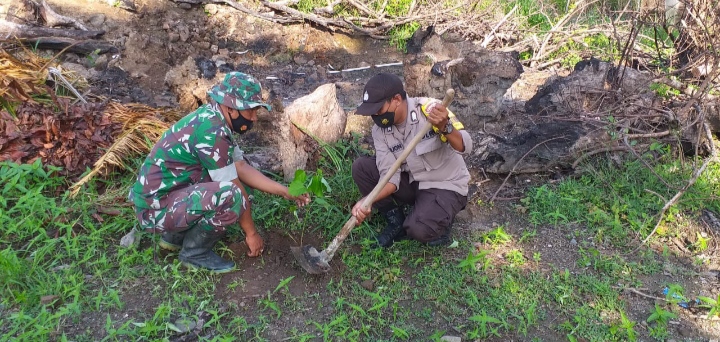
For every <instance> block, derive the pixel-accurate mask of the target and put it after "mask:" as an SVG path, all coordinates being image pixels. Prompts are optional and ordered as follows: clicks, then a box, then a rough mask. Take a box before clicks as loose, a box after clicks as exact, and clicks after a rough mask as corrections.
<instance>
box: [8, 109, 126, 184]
mask: <svg viewBox="0 0 720 342" xmlns="http://www.w3.org/2000/svg"><path fill="white" fill-rule="evenodd" d="M55 100H56V101H57V102H56V105H57V107H55V106H54V105H49V104H44V103H37V102H30V101H28V102H24V103H22V104H20V105H18V106H17V107H16V108H15V114H16V116H17V117H16V118H15V117H13V116H12V115H11V114H10V113H8V112H7V111H5V110H3V111H2V112H0V132H2V134H0V161H12V162H15V163H32V162H33V161H35V159H37V158H42V162H43V164H44V165H53V166H59V167H62V170H61V172H60V173H61V174H63V175H65V176H71V177H72V176H78V175H80V174H81V173H83V172H84V171H85V170H87V169H88V168H92V167H93V164H94V163H95V161H96V160H97V159H98V157H99V156H100V155H102V154H103V153H104V152H105V151H104V150H105V149H107V148H108V147H109V146H110V145H112V143H113V141H114V138H113V137H114V136H115V135H117V134H118V133H119V132H120V131H121V129H122V125H121V124H119V123H116V122H113V120H111V119H110V117H109V115H107V114H105V104H104V103H89V104H78V105H70V101H72V99H66V98H56V99H55ZM58 108H59V110H58Z"/></svg>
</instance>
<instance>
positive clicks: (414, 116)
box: [410, 110, 418, 122]
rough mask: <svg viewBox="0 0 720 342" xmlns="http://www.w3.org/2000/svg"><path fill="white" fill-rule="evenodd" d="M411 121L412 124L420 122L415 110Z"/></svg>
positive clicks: (411, 115) (412, 112) (411, 113)
mask: <svg viewBox="0 0 720 342" xmlns="http://www.w3.org/2000/svg"><path fill="white" fill-rule="evenodd" d="M410 120H411V121H412V122H418V117H417V112H416V111H414V110H413V111H411V112H410Z"/></svg>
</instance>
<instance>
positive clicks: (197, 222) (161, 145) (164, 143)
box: [129, 72, 270, 233]
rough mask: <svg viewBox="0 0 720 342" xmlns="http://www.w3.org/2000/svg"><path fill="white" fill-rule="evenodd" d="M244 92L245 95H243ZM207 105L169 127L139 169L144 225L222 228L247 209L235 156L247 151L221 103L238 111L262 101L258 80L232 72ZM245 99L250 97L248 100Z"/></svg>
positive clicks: (136, 190)
mask: <svg viewBox="0 0 720 342" xmlns="http://www.w3.org/2000/svg"><path fill="white" fill-rule="evenodd" d="M238 95H239V96H242V98H239V97H238ZM208 96H209V97H210V98H211V99H213V100H214V101H215V102H216V103H211V104H207V105H204V106H202V107H200V108H198V109H197V110H195V111H194V112H192V113H190V114H188V115H187V116H185V117H184V118H182V119H181V120H180V121H178V122H177V123H175V124H174V125H173V126H172V127H170V129H169V130H168V131H166V132H165V133H164V134H163V136H162V137H161V139H160V141H158V142H157V143H156V144H155V146H154V147H153V149H152V151H150V154H149V155H148V156H147V158H146V159H145V162H144V163H143V165H142V166H141V168H140V173H139V175H138V178H137V181H136V182H135V184H134V185H133V186H132V188H131V190H130V194H129V200H130V201H131V202H132V203H133V204H134V205H135V212H136V216H137V218H138V220H139V222H140V226H141V227H142V228H143V229H146V230H148V231H151V232H155V233H161V232H180V231H184V230H188V229H190V228H193V227H195V226H201V227H203V228H204V229H206V230H208V231H214V232H217V233H221V232H224V231H225V227H227V226H230V225H233V224H234V223H236V222H238V220H239V219H240V215H241V214H242V212H243V211H244V210H245V208H246V206H245V202H244V199H243V196H242V192H241V191H240V189H239V188H238V187H237V186H236V185H235V184H234V183H232V180H234V179H236V178H237V171H236V169H235V164H234V162H235V161H240V160H242V151H241V150H240V148H239V147H238V146H237V144H236V143H235V142H234V140H233V135H232V130H231V129H230V127H229V126H228V124H227V123H226V121H225V118H224V117H223V115H222V112H221V111H220V109H219V106H218V104H223V105H225V106H228V107H231V108H235V109H238V110H243V109H250V108H254V107H257V106H265V107H266V108H268V110H270V106H268V105H266V104H263V103H262V98H261V89H260V85H259V82H257V80H255V79H254V78H253V77H252V76H249V75H246V74H242V73H239V72H233V73H229V74H227V75H226V77H225V79H224V81H223V82H222V83H220V84H218V85H216V86H215V87H213V88H212V89H211V90H210V91H208ZM243 99H246V100H243Z"/></svg>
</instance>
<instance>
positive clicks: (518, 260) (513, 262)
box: [505, 249, 525, 267]
mask: <svg viewBox="0 0 720 342" xmlns="http://www.w3.org/2000/svg"><path fill="white" fill-rule="evenodd" d="M505 259H506V260H507V261H508V262H510V266H513V267H515V266H522V265H524V264H525V256H523V254H522V252H521V251H520V250H517V249H513V250H510V251H508V252H507V253H506V254H505Z"/></svg>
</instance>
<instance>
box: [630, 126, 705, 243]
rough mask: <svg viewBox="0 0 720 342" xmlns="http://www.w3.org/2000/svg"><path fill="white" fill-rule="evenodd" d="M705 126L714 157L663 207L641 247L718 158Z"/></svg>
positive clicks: (696, 171)
mask: <svg viewBox="0 0 720 342" xmlns="http://www.w3.org/2000/svg"><path fill="white" fill-rule="evenodd" d="M703 126H704V127H705V134H706V135H707V138H708V140H709V143H710V146H711V151H712V155H711V156H710V157H709V158H707V159H705V162H703V164H702V166H700V168H699V169H697V170H695V172H694V173H693V176H692V178H690V180H689V181H688V183H687V184H686V185H685V186H684V187H683V188H682V189H680V191H678V192H677V193H676V194H675V196H673V197H672V198H671V199H670V201H668V202H667V203H665V205H664V206H663V207H662V210H660V213H659V218H658V221H657V223H656V224H655V227H654V228H653V230H652V231H651V232H650V234H648V236H647V237H646V238H645V239H644V240H643V241H642V243H641V244H640V246H642V245H644V244H646V243H647V242H648V240H650V238H651V237H652V236H653V234H655V232H656V231H657V229H658V227H660V223H662V220H663V216H664V215H665V212H666V211H667V210H668V209H670V207H672V206H673V205H674V204H675V202H677V201H678V200H679V199H680V197H682V196H683V195H684V194H685V192H686V191H687V190H688V189H690V187H692V186H693V184H695V182H696V181H697V180H698V178H700V175H702V173H703V172H704V171H705V168H707V166H708V164H710V163H711V162H713V161H715V158H716V157H717V155H716V153H715V143H714V142H713V140H712V139H713V137H712V133H710V127H708V125H707V123H705V124H703ZM638 248H640V247H639V246H638ZM636 250H637V249H636Z"/></svg>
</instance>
